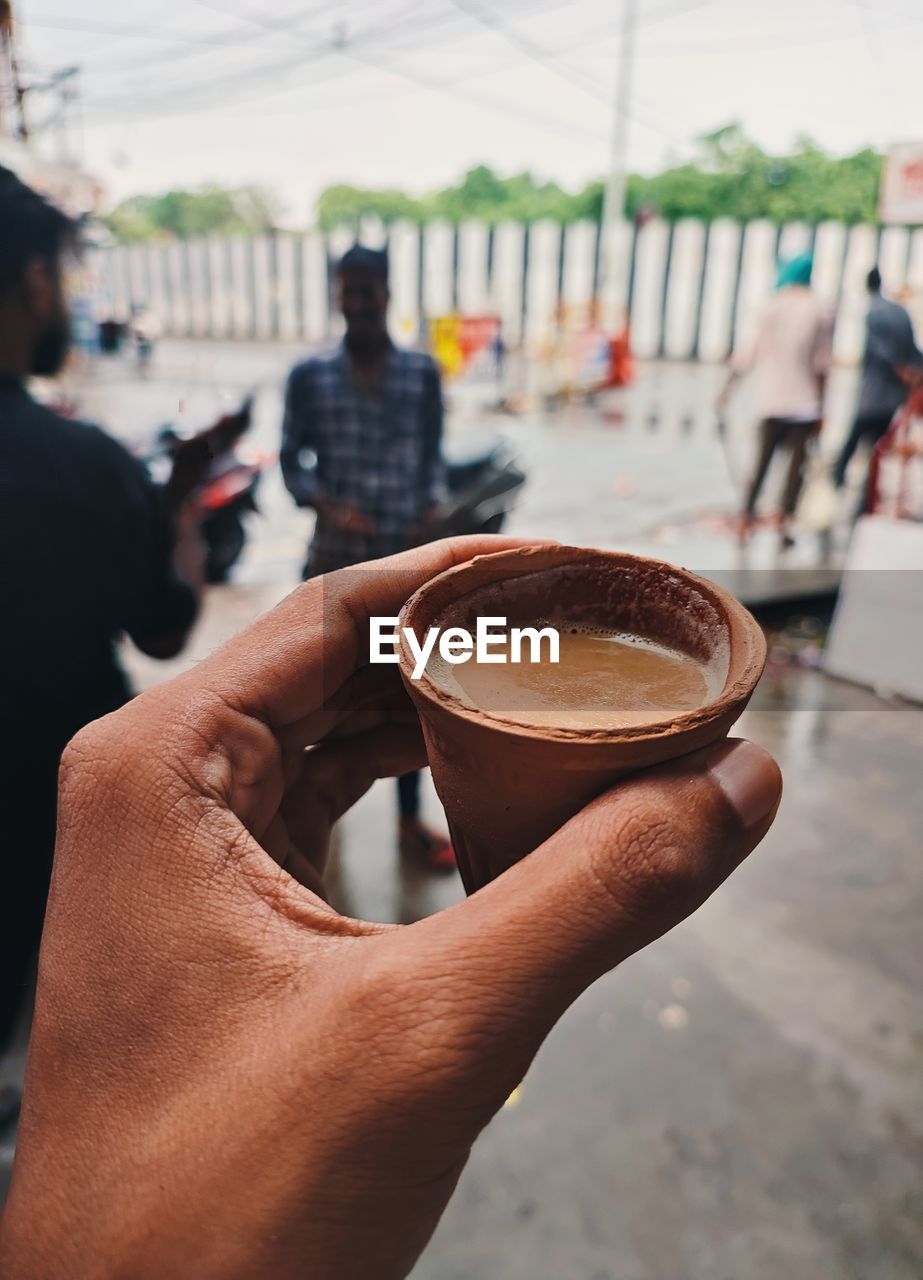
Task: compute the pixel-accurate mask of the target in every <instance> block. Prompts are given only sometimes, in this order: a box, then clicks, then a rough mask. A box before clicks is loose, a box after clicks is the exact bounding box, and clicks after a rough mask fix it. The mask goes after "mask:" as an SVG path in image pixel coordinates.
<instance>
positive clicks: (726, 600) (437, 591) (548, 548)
mask: <svg viewBox="0 0 923 1280" xmlns="http://www.w3.org/2000/svg"><path fill="white" fill-rule="evenodd" d="M589 559H594V560H595V559H602V560H608V561H611V562H612V563H613V564H618V565H620V566H622V567H626V566H627V567H628V568H631V567H632V566H637V567H639V568H640V567H642V566H644V567H654V568H656V569H657V570H658V572H668V573H671V574H673V575H674V576H677V577H679V578H682V579H683V581H684V582H686V583H688V585H689V586H691V587H695V589H696V590H697V591H699V592H701V594H702V595H704V596H706V597H707V598H709V599H710V600H711V601H712V603H713V604H715V605H716V606H718V608H719V610H723V611H724V614H725V617H726V618H727V633H728V642H729V643H728V674H727V676H726V678H725V683H724V687H723V688H722V690H721V693H720V694H719V695H718V696H717V697H716V698H713V699H712V700H711V701H710V702H706V703H704V704H703V705H702V706H701V707H695V708H694V709H693V710H691V711H685V712H683V714H682V715H678V716H673V717H671V718H670V719H669V720H656V721H655V720H652V721H650V722H649V723H644V724H635V725H625V726H623V727H619V728H609V729H590V728H565V727H563V726H556V727H549V726H539V725H535V724H529V723H526V722H523V721H520V720H516V719H514V718H513V717H512V716H500V715H496V714H495V713H494V712H491V711H484V710H481V709H479V708H476V707H471V706H469V705H468V704H467V703H465V702H463V701H462V699H461V698H459V697H458V696H457V695H456V694H453V693H450V692H449V691H448V690H446V689H442V688H440V687H439V686H438V685H437V684H435V683H434V681H432V680H431V679H430V676H429V673H428V672H425V671H424V673H423V675H422V676H421V677H420V679H419V680H411V678H410V673H411V672H412V671H413V668H414V659H413V655H412V654H411V651H410V647H409V645H408V644H407V641H406V639H405V637H404V634H403V628H404V627H412V621H411V619H412V617H413V614H414V613H415V612H416V611H417V610H418V609H419V608H421V607H423V606H425V605H426V603H427V601H428V600H429V598H430V597H431V596H433V595H437V596H442V595H443V593H445V598H444V599H443V600H441V601H440V603H439V604H438V605H437V607H436V609H435V610H434V616H435V615H438V613H440V612H441V611H442V610H443V609H445V608H446V607H447V606H448V605H449V604H453V603H455V602H457V601H459V600H461V599H463V598H464V596H465V595H467V594H469V592H467V591H464V590H462V591H455V592H453V591H452V590H451V587H452V584H453V582H454V581H455V580H456V579H458V578H461V579H464V578H466V577H468V576H470V575H472V574H473V573H474V571H475V569H476V568H481V567H483V566H485V565H493V564H496V565H502V564H503V562H504V561H508V562H509V564H510V567H511V568H512V569H515V570H516V572H514V573H512V574H511V575H510V576H511V577H513V578H519V577H525V576H526V575H528V574H531V573H542V572H543V571H545V570H549V569H557V568H561V567H563V566H565V565H568V564H575V563H579V562H580V561H586V560H589ZM531 560H540V561H541V563H540V564H538V565H536V566H533V565H531V564H530V563H529V562H530V561H531ZM481 585H483V583H479V582H473V583H472V586H471V591H475V590H477V589H478V587H479V586H481ZM447 588H448V590H447ZM399 626H400V628H401V632H400V638H399V642H398V653H399V656H400V670H401V674H402V676H403V677H404V680H405V682H406V683H407V684H408V686H409V687H411V688H412V689H413V690H414V692H415V693H417V694H418V695H421V696H422V697H424V698H425V699H426V701H427V702H429V703H431V704H433V705H434V706H436V707H439V708H441V709H442V710H444V711H449V712H451V714H452V715H454V716H458V717H461V719H463V720H467V721H470V722H472V723H474V724H481V725H485V726H489V727H490V728H491V729H494V730H497V731H499V732H504V733H508V734H510V735H511V736H513V737H518V738H522V737H526V738H535V739H541V740H544V741H557V742H571V743H579V742H586V743H588V744H595V745H598V744H601V743H606V742H613V743H615V742H628V741H633V740H638V739H656V738H663V737H672V736H674V735H676V734H679V733H683V732H685V731H687V730H691V729H696V728H699V727H701V726H702V725H705V724H708V723H710V722H712V721H714V720H717V719H720V718H721V717H722V716H724V715H726V714H727V713H728V712H729V711H732V710H733V708H734V707H735V705H739V706H740V707H741V709H742V707H743V704H744V703H745V702H746V701H747V699H748V698H749V697H750V695H751V694H752V693H753V690H754V689H755V688H756V685H757V683H758V681H759V679H760V676H761V675H762V674H763V668H764V666H765V663H766V638H765V636H764V635H763V632H762V629H761V627H760V625H759V623H758V622H757V621H756V619H755V618H754V617H753V615H752V614H751V613H750V611H749V610H748V609H747V608H746V607H745V606H744V605H743V604H741V602H740V601H739V600H738V599H737V598H736V596H733V595H731V593H730V592H729V591H726V590H725V589H724V587H720V586H718V584H717V583H715V582H712V581H711V580H710V579H709V578H703V577H702V576H701V575H700V574H697V573H693V572H692V571H691V570H690V569H684V568H682V566H680V565H675V564H671V563H670V562H669V561H667V560H659V559H656V558H655V557H653V556H637V555H632V554H631V553H630V552H627V551H603V550H599V549H597V548H594V547H570V546H562V545H561V544H559V543H545V544H541V545H538V546H536V545H534V544H533V545H531V546H525V547H514V548H512V549H510V550H507V551H496V552H492V553H491V554H489V555H483V556H475V557H474V559H473V560H466V561H465V562H464V564H458V565H454V566H453V567H452V568H451V569H446V570H445V571H444V572H442V573H440V574H437V575H436V577H434V578H430V580H429V581H428V582H425V583H424V584H423V586H422V587H420V588H419V589H418V590H417V591H415V592H414V594H413V595H412V596H410V598H409V599H408V600H407V601H405V603H404V606H403V608H402V609H401V612H400V619H399ZM735 669H736V671H737V675H736V677H735V678H734V679H733V680H732V678H731V677H732V675H733V673H734V671H735Z"/></svg>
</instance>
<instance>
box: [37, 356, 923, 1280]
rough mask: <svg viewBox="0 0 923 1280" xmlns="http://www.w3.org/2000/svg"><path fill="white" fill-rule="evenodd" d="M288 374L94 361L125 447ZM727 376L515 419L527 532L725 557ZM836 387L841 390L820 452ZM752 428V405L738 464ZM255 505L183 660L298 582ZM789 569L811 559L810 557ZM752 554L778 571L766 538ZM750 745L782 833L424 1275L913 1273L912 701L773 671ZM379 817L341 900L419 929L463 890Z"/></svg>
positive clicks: (617, 996)
mask: <svg viewBox="0 0 923 1280" xmlns="http://www.w3.org/2000/svg"><path fill="white" fill-rule="evenodd" d="M288 357H289V353H288V352H286V351H284V350H279V349H272V348H260V347H243V348H240V349H237V348H235V349H234V350H233V351H229V350H228V348H220V347H204V346H202V347H197V348H196V347H191V346H171V347H168V348H165V349H164V351H163V352H162V357H161V358H162V365H161V369H160V371H159V373H157V374H155V376H154V378H153V379H152V380H151V382H150V383H149V385H148V386H146V387H144V388H143V389H140V390H139V388H138V387H137V384H136V383H135V382H134V379H133V378H132V377H131V376H130V375H127V374H123V373H122V372H121V371H119V370H115V371H111V370H110V372H109V373H107V374H106V376H105V379H104V381H102V382H101V383H100V385H99V387H98V388H97V389H96V390H95V391H93V392H92V393H91V395H89V396H88V397H87V407H88V409H92V408H97V409H98V412H99V413H100V414H101V416H104V417H105V419H106V420H107V421H108V422H109V423H110V424H112V425H113V426H115V425H116V424H117V423H118V424H119V425H120V426H121V427H122V429H123V431H124V430H125V428H126V427H127V426H129V425H130V430H129V431H127V432H126V434H131V433H135V434H137V433H138V430H139V428H140V426H141V424H142V422H144V423H150V422H156V421H157V420H158V419H159V418H165V417H168V416H171V414H172V413H174V412H175V410H176V407H177V402H178V400H179V399H180V398H183V399H185V400H186V401H187V412H188V413H189V415H190V417H192V416H194V415H195V414H197V413H199V412H200V411H201V413H203V414H204V413H205V412H206V411H207V410H209V409H210V406H211V404H212V403H213V402H214V399H215V396H216V387H225V388H226V389H227V390H228V391H236V390H237V389H238V388H239V387H241V386H243V385H244V384H246V383H248V382H259V381H261V380H263V379H265V378H267V377H269V376H270V375H271V374H273V373H274V371H275V370H281V369H283V368H284V367H285V364H286V362H287V360H288ZM717 377H718V375H717V372H716V371H714V370H700V371H696V370H690V369H686V368H678V369H663V368H661V369H647V370H642V375H641V382H640V385H639V386H638V388H637V389H636V390H635V391H633V392H632V393H631V395H630V396H629V397H627V398H626V402H625V404H624V409H625V412H626V419H625V421H624V422H623V423H622V425H616V424H615V423H614V422H612V421H611V420H610V421H608V422H607V421H605V420H603V421H601V420H600V416H599V415H598V414H597V415H593V414H589V413H585V412H583V411H580V412H578V411H573V412H570V413H567V414H564V415H563V416H560V417H558V418H556V419H554V420H553V421H552V420H549V419H545V418H543V417H541V416H540V415H533V416H530V417H528V418H523V419H519V420H515V421H505V422H504V423H503V429H504V431H505V432H506V433H507V434H508V435H510V436H511V437H512V438H513V439H514V440H515V441H516V443H517V444H518V445H519V447H520V448H521V450H522V453H523V456H524V458H525V460H526V462H527V465H528V468H529V470H530V472H531V474H532V485H531V487H530V490H529V492H528V495H527V498H526V500H525V502H524V504H523V507H522V510H521V511H520V512H519V513H518V516H517V519H516V525H515V527H516V528H518V529H520V530H521V531H523V532H530V533H531V532H537V533H549V534H551V535H552V536H556V537H561V538H570V539H573V540H580V541H587V542H591V543H596V544H601V545H618V544H620V543H632V544H635V545H641V544H643V545H651V544H653V545H657V546H658V547H659V548H660V549H661V551H662V553H663V554H666V555H667V556H669V555H670V554H671V548H674V549H675V551H674V552H673V554H674V557H675V558H682V559H683V560H684V561H685V562H686V563H690V562H694V563H697V564H699V565H700V566H702V567H706V568H709V567H712V568H714V567H721V565H723V564H727V563H733V555H732V553H731V551H730V544H729V542H728V540H727V538H726V536H725V535H724V534H723V533H722V532H721V522H720V519H719V516H720V513H721V512H722V511H727V510H730V509H732V507H733V504H734V491H733V487H732V485H731V482H730V480H729V478H728V473H727V469H726V467H725V464H724V460H723V457H722V451H721V447H720V444H719V442H718V440H717V438H716V436H715V433H714V424H713V420H712V416H711V413H710V409H709V404H710V399H711V394H712V391H713V387H714V384H715V382H716V380H717ZM850 392H851V388H850V382H849V379H848V377H847V376H845V375H844V376H842V377H841V378H840V379H839V380H838V385H837V387H836V395H837V397H838V403H839V404H840V406H841V410H840V413H839V416H838V417H837V415H836V414H835V415H834V421H833V422H832V423H831V432H832V436H833V437H834V438H835V436H836V435H837V434H838V433H839V432H841V431H842V427H843V423H844V422H845V413H846V407H847V406H848V401H849V396H850ZM487 398H488V396H487V392H486V390H485V389H480V390H479V389H477V388H474V389H471V388H469V389H466V390H462V391H461V392H459V393H458V394H457V395H456V397H455V399H456V414H455V420H454V422H453V426H452V433H453V434H457V435H463V434H466V433H470V434H474V433H475V432H476V431H477V430H478V426H479V420H480V419H482V418H485V417H486V416H485V415H484V414H483V413H482V410H481V408H480V407H479V406H480V405H481V404H482V403H483V402H486V400H487ZM615 407H617V406H616V405H612V406H610V409H613V408H615ZM104 411H105V412H104ZM655 414H656V421H655ZM687 415H691V425H688V424H687V423H686V417H687ZM277 420H278V400H277V396H276V395H275V394H274V393H273V392H271V391H267V392H266V393H265V395H264V396H263V398H262V401H261V411H260V422H259V427H258V432H257V434H258V437H260V438H261V439H262V440H263V441H264V442H265V443H267V444H268V443H269V442H270V441H271V439H272V437H273V433H274V431H275V430H276V425H277ZM486 425H487V426H488V429H494V427H495V425H496V424H495V422H494V421H487V424H486ZM744 431H745V406H742V410H741V418H740V422H739V424H738V425H737V427H736V428H735V430H734V431H733V432H732V450H735V451H736V453H732V457H734V458H741V459H742V458H743V449H742V445H743V443H744V436H743V432H744ZM738 465H740V466H743V465H744V463H743V461H741V462H740V463H739V464H738ZM266 509H267V516H266V518H265V520H264V521H262V522H260V521H255V522H254V524H253V532H254V541H253V542H252V544H251V547H250V549H249V552H248V557H247V561H246V563H245V565H244V566H243V567H242V570H241V574H240V578H239V581H238V582H237V583H235V584H232V585H231V586H229V587H226V588H220V589H216V590H215V591H213V592H212V594H211V595H210V597H209V599H208V602H207V605H206V609H205V613H204V617H203V620H202V623H201V625H200V628H199V631H198V633H197V636H196V638H195V640H194V642H193V644H192V646H191V647H190V651H189V653H188V654H187V655H186V657H185V658H184V659H182V660H181V663H180V664H179V665H182V664H185V663H187V662H190V661H194V660H195V658H196V657H197V656H200V655H201V654H203V653H205V652H207V651H208V650H209V649H210V648H211V647H212V646H213V645H214V643H216V642H217V641H218V640H220V639H221V638H223V637H224V636H226V635H228V634H231V633H232V632H233V631H234V630H236V629H237V628H238V627H239V626H240V625H243V624H244V623H245V622H246V621H248V620H249V619H250V618H251V617H253V616H255V615H256V614H257V613H259V612H261V611H262V610H263V609H264V608H267V607H269V606H270V605H271V604H272V603H273V602H274V601H275V600H276V599H278V598H279V597H280V596H281V595H282V594H284V592H285V591H286V590H287V589H288V587H289V585H290V584H291V583H292V582H293V581H294V579H295V577H296V571H297V564H298V557H299V555H300V554H301V551H302V549H303V543H304V538H305V536H306V533H307V521H306V519H305V518H304V517H303V516H301V515H299V514H297V513H292V511H291V509H290V507H289V506H288V504H287V503H286V502H285V501H284V494H283V493H282V491H281V487H280V486H279V484H278V481H277V480H276V479H275V478H271V479H270V482H269V483H268V484H267V488H266ZM690 551H693V552H694V553H695V556H693V555H691V554H690ZM798 554H799V555H801V556H803V557H805V558H808V557H809V556H811V555H812V554H813V549H812V548H811V547H810V540H809V539H806V540H805V545H804V547H803V548H802V550H801V551H800V552H799V553H798ZM753 555H754V556H755V557H756V558H757V560H758V562H759V563H767V564H768V563H769V562H770V558H771V553H770V550H769V546H768V544H764V545H763V546H761V547H758V548H757V549H756V550H755V551H754V552H753ZM719 561H720V563H718V562H719ZM130 666H131V668H132V671H133V674H134V676H135V678H136V680H137V682H138V683H139V684H140V685H144V684H147V683H149V682H151V681H152V680H154V679H157V678H162V676H163V675H164V674H165V669H164V668H158V667H156V666H155V664H153V663H147V662H145V661H143V660H140V659H138V658H137V657H132V658H131V659H130ZM168 669H169V668H168ZM741 728H742V730H743V731H744V732H745V733H747V734H748V735H749V736H751V737H753V738H755V739H756V740H758V741H760V742H762V743H763V744H765V745H766V746H768V747H770V748H771V749H772V750H773V751H775V753H776V754H777V755H778V757H779V759H780V761H781V763H782V766H783V770H784V772H785V776H786V798H785V802H784V805H783V808H782V811H781V814H780V817H779V820H778V823H777V825H776V827H775V829H774V830H773V832H772V833H771V835H770V837H769V838H768V839H767V841H766V842H765V845H764V846H763V848H762V849H761V850H760V851H759V852H758V853H757V854H756V855H755V856H754V857H753V858H752V859H751V860H750V862H749V864H748V865H747V866H745V867H744V868H743V869H742V870H741V871H740V872H738V874H737V875H736V876H735V877H734V878H733V880H732V881H731V882H730V883H729V884H728V885H727V886H726V888H725V889H724V890H723V891H722V892H721V893H720V894H719V895H718V897H717V898H716V899H715V900H713V901H712V902H711V903H709V904H708V905H707V906H706V907H705V908H704V909H703V910H702V911H701V912H700V913H699V914H698V915H697V916H696V917H695V918H694V919H693V920H691V921H689V922H687V924H685V925H684V926H682V927H681V928H680V929H677V930H675V931H674V932H673V933H672V934H671V935H670V936H669V937H668V938H667V939H665V940H664V941H662V942H661V943H659V944H657V945H656V946H654V947H652V948H650V949H649V950H648V951H646V952H644V953H642V954H641V955H640V956H638V957H636V958H634V959H633V960H632V961H631V962H630V963H628V964H627V965H625V966H624V968H623V969H622V970H621V971H620V972H618V973H616V974H614V975H611V976H610V977H609V978H607V979H605V980H603V981H602V982H600V983H598V984H597V985H596V986H595V987H594V988H593V990H592V991H590V992H589V993H588V994H587V995H586V996H585V997H584V998H583V1000H582V1001H581V1002H580V1003H579V1004H578V1005H577V1007H576V1008H575V1009H573V1010H572V1011H571V1013H570V1014H569V1015H568V1017H567V1018H566V1019H565V1020H564V1021H563V1023H562V1024H561V1026H560V1027H559V1028H558V1030H557V1031H556V1032H555V1034H554V1035H553V1036H552V1038H551V1040H550V1041H549V1043H548V1044H547V1045H546V1047H545V1049H544V1050H543V1051H542V1053H541V1054H540V1056H539V1058H538V1060H537V1062H536V1064H535V1066H534V1068H533V1070H532V1071H531V1072H530V1074H529V1076H528V1078H527V1080H526V1081H525V1084H524V1087H523V1089H522V1091H521V1094H520V1096H519V1099H518V1103H517V1105H516V1106H515V1107H511V1108H509V1109H507V1110H506V1111H505V1112H504V1113H503V1114H502V1115H501V1116H500V1117H499V1118H498V1120H497V1121H496V1122H495V1124H494V1125H493V1126H492V1127H491V1129H490V1130H489V1131H488V1132H487V1133H486V1134H485V1135H484V1137H483V1138H482V1140H481V1141H480V1143H479V1144H478V1146H477V1148H476V1150H475V1153H474V1156H473V1158H472V1161H471V1164H470V1166H469V1168H468V1170H467V1172H466V1174H465V1175H464V1177H463V1179H462V1182H461V1186H460V1188H459V1192H458V1194H457V1196H456V1199H455V1200H454V1202H453V1204H452V1206H451V1208H450V1210H449V1212H448V1213H447V1215H446V1217H445V1220H444V1222H443V1224H442V1226H441V1227H440V1230H439V1232H438V1233H437V1236H436V1238H435V1240H434V1242H433V1244H432V1246H431V1248H430V1250H429V1251H428V1252H427V1254H426V1256H425V1257H424V1259H423V1260H422V1261H421V1263H420V1264H419V1267H418V1268H417V1270H416V1272H415V1276H416V1277H419V1280H486V1278H488V1277H489V1280H526V1278H527V1277H528V1278H529V1280H778V1278H779V1277H780V1276H784V1277H785V1278H786V1280H917V1277H919V1276H920V1275H921V1274H923V1177H921V1173H923V1114H921V1108H920V1091H921V1078H923V1077H921V1066H923V1002H921V999H920V994H919V990H920V965H921V959H923V955H921V945H920V929H919V918H920V913H921V907H923V888H921V873H920V860H919V853H920V834H919V833H920V830H921V827H923V802H921V800H920V793H919V761H920V751H921V749H923V711H921V710H919V709H912V708H906V707H904V708H898V707H894V706H889V705H887V704H885V703H882V702H880V701H878V700H876V699H875V698H873V697H872V696H871V695H870V694H865V693H863V692H862V691H860V690H854V689H851V688H849V687H846V686H842V685H835V684H834V682H832V681H829V680H828V679H826V678H825V677H824V676H822V675H819V674H817V673H804V672H802V673H791V672H788V673H786V672H784V671H783V672H780V673H778V674H776V675H775V676H773V677H772V678H771V679H769V680H767V681H764V684H763V686H762V687H761V690H760V692H759V695H758V698H757V700H756V703H755V706H754V709H753V710H751V711H749V712H748V713H747V715H746V717H745V720H744V723H743V725H742V726H741ZM426 799H427V804H428V805H429V806H430V808H431V812H432V814H433V816H434V817H437V816H438V806H437V802H436V800H435V796H434V795H433V794H432V792H428V793H427V797H426ZM393 811H394V799H393V795H392V789H391V787H390V785H385V784H382V785H381V786H379V787H378V788H376V789H375V790H373V791H372V792H371V793H370V794H369V795H368V796H367V797H366V798H365V799H364V800H363V801H362V802H361V803H360V804H359V805H358V806H357V807H356V809H355V810H354V811H353V812H352V813H351V814H350V815H349V817H348V819H347V820H346V821H345V822H344V824H343V828H342V832H341V841H340V856H339V859H338V862H337V873H338V881H337V892H338V900H339V903H340V905H341V907H342V908H343V909H345V910H349V911H351V912H354V913H355V914H358V915H362V916H365V917H368V918H375V919H390V920H411V919H414V918H417V917H419V916H420V915H422V914H425V913H428V912H431V911H434V910H438V909H439V908H440V907H441V906H442V905H444V904H445V903H447V902H449V901H452V900H454V899H455V898H457V897H458V896H459V894H460V890H459V887H458V885H457V883H455V882H454V881H449V882H445V881H437V882H434V881H431V880H428V879H425V878H420V877H417V876H410V875H408V874H407V873H406V872H405V871H401V869H400V868H399V866H398V864H397V860H396V857H395V853H394V849H393V844H392V841H391V840H390V838H385V839H382V834H381V833H382V832H383V831H385V832H387V831H388V830H389V828H390V821H391V814H392V813H393ZM13 1066H15V1064H13Z"/></svg>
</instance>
